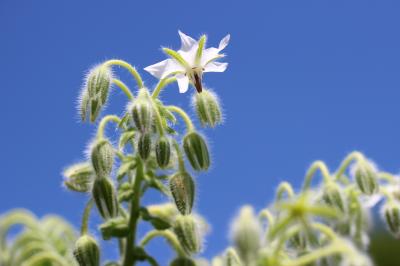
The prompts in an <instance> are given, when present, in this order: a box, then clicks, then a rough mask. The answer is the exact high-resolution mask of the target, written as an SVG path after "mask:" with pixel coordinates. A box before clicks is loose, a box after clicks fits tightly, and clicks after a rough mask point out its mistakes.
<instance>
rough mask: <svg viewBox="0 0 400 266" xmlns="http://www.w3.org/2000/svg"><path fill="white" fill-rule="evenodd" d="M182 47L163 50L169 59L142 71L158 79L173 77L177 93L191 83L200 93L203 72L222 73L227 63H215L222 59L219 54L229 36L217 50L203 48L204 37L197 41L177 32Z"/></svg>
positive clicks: (228, 36) (222, 55)
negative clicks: (177, 89)
mask: <svg viewBox="0 0 400 266" xmlns="http://www.w3.org/2000/svg"><path fill="white" fill-rule="evenodd" d="M179 36H180V37H181V42H182V46H181V48H180V49H179V50H178V51H174V50H171V49H168V48H163V51H164V52H165V53H166V54H167V55H169V56H170V57H171V58H169V59H166V60H164V61H161V62H159V63H156V64H154V65H151V66H148V67H146V68H145V69H144V70H146V71H147V72H149V73H150V74H152V75H153V76H155V77H156V78H158V79H164V78H166V77H169V76H175V78H176V80H177V82H178V86H179V92H181V93H184V92H186V91H187V90H188V87H189V83H191V84H192V85H193V86H194V87H195V88H196V90H197V91H198V92H201V91H202V82H201V80H202V75H203V73H204V72H224V71H225V69H226V68H227V66H228V63H221V62H217V61H216V60H217V59H219V58H222V57H224V56H225V55H224V54H220V52H221V51H222V50H223V49H224V48H225V47H226V46H227V45H228V43H229V39H230V35H229V34H228V35H226V36H225V37H224V38H223V39H222V40H221V41H220V43H219V46H218V48H215V47H210V48H207V49H206V48H205V42H206V36H205V35H203V36H202V37H201V38H200V39H199V41H196V40H195V39H193V38H192V37H190V36H187V35H186V34H184V33H183V32H181V31H179Z"/></svg>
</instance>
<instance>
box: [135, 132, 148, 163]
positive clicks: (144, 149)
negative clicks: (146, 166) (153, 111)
mask: <svg viewBox="0 0 400 266" xmlns="http://www.w3.org/2000/svg"><path fill="white" fill-rule="evenodd" d="M137 149H138V153H139V155H140V158H142V159H143V160H147V158H149V156H150V152H151V136H150V133H142V134H141V135H140V137H139V140H138V144H137Z"/></svg>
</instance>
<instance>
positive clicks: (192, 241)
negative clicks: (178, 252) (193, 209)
mask: <svg viewBox="0 0 400 266" xmlns="http://www.w3.org/2000/svg"><path fill="white" fill-rule="evenodd" d="M173 229H174V232H175V235H176V236H177V238H178V240H179V243H180V244H181V246H182V248H183V249H184V250H185V251H186V252H187V253H188V254H196V253H198V252H200V250H201V245H202V243H201V236H200V232H199V228H198V226H197V224H196V221H195V219H194V218H193V216H191V215H179V216H178V217H177V218H176V220H175V224H174V228H173Z"/></svg>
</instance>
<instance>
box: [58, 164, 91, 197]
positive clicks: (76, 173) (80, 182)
mask: <svg viewBox="0 0 400 266" xmlns="http://www.w3.org/2000/svg"><path fill="white" fill-rule="evenodd" d="M63 175H64V177H65V180H64V185H65V186H66V187H67V188H68V189H70V190H73V191H77V192H89V191H90V190H91V188H92V182H93V179H94V172H93V168H92V166H91V165H90V163H87V162H83V163H77V164H74V165H71V166H69V167H68V168H67V169H65V171H64V172H63Z"/></svg>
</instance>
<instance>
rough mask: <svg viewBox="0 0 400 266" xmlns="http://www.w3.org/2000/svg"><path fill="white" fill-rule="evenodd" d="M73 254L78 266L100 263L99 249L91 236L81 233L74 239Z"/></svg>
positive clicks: (94, 265)
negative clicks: (81, 234)
mask: <svg viewBox="0 0 400 266" xmlns="http://www.w3.org/2000/svg"><path fill="white" fill-rule="evenodd" d="M74 256H75V259H76V260H77V261H78V264H79V265H80V266H98V265H100V249H99V246H98V244H97V242H96V240H94V238H92V237H91V236H88V235H83V236H81V237H80V238H79V239H78V240H77V241H76V244H75V249H74Z"/></svg>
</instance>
